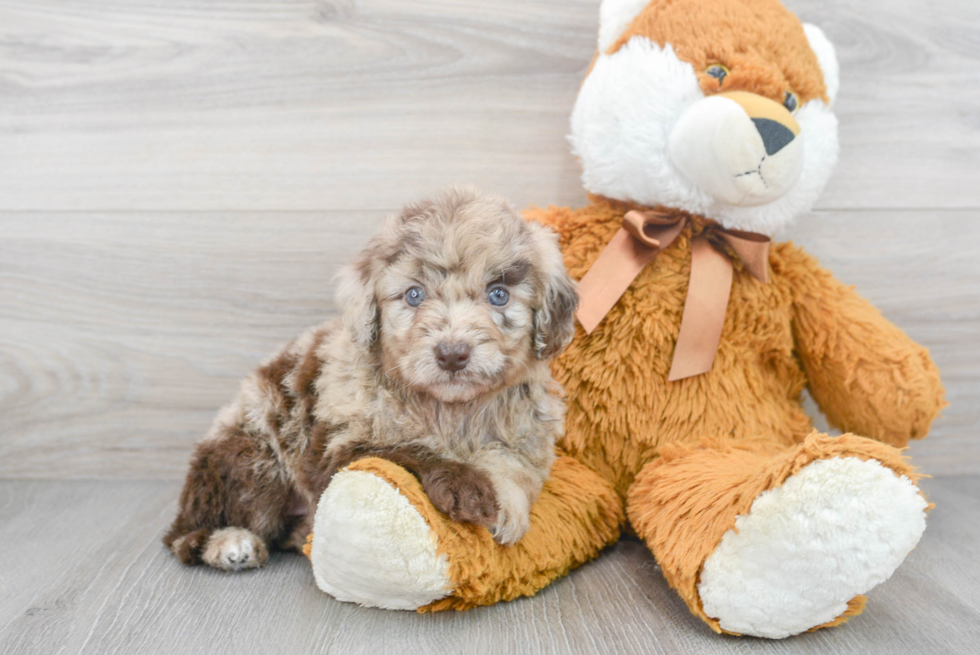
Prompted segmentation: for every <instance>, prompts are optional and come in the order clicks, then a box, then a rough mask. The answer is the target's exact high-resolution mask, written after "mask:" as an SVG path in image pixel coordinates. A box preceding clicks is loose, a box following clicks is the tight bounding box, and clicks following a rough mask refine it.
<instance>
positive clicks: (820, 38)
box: [803, 23, 840, 105]
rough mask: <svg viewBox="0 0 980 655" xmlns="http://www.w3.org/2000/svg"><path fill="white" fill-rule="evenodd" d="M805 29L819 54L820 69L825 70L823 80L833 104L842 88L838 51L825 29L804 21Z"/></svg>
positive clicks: (812, 47)
mask: <svg viewBox="0 0 980 655" xmlns="http://www.w3.org/2000/svg"><path fill="white" fill-rule="evenodd" d="M803 31H804V32H806V39H807V41H809V42H810V48H811V49H812V50H813V52H814V54H816V55H817V61H819V62H820V70H821V71H823V81H824V84H826V85H827V97H828V98H830V104H831V105H833V104H834V101H835V100H836V99H837V90H838V89H839V88H840V66H839V65H838V64H837V52H836V51H835V50H834V44H833V43H831V42H830V39H828V38H827V35H826V34H824V33H823V30H822V29H820V28H819V27H817V26H816V25H813V24H811V23H803Z"/></svg>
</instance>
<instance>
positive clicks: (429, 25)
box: [0, 0, 980, 479]
mask: <svg viewBox="0 0 980 655" xmlns="http://www.w3.org/2000/svg"><path fill="white" fill-rule="evenodd" d="M787 4H788V5H789V6H790V7H791V8H792V9H793V10H795V11H796V12H797V13H798V14H799V15H800V16H801V17H802V18H803V19H804V20H808V21H811V22H815V23H817V24H819V25H821V26H822V27H823V28H824V29H825V31H826V32H827V33H828V35H829V36H830V38H831V39H832V40H833V41H834V42H835V43H836V44H837V47H838V53H839V56H840V59H841V65H842V77H843V85H842V91H841V94H840V98H839V101H838V104H837V112H838V116H839V118H840V121H841V142H842V155H841V162H840V164H839V166H838V168H837V171H836V174H835V176H834V178H833V180H832V181H831V183H830V185H829V187H828V189H827V191H826V192H825V194H824V196H823V199H822V200H821V201H820V203H819V205H818V208H817V210H816V211H815V212H814V213H813V214H811V215H808V216H806V217H803V218H801V219H800V220H799V221H798V222H797V224H796V225H795V226H794V227H793V228H792V229H790V230H789V231H788V232H787V234H786V236H787V237H789V238H793V239H795V240H797V241H798V242H800V243H802V244H804V245H805V246H806V247H807V248H808V249H810V250H811V251H812V252H814V253H815V254H817V255H818V256H820V257H821V259H822V261H823V262H824V263H825V264H827V265H829V266H831V267H832V268H833V269H834V270H835V272H836V273H837V274H838V276H839V277H841V278H842V279H844V280H846V281H848V282H850V283H853V284H856V285H857V287H858V289H859V290H860V291H861V292H862V293H863V294H864V295H866V296H867V297H869V298H870V299H872V300H873V301H874V302H875V303H876V304H877V305H878V306H879V307H881V308H882V310H883V311H884V312H885V314H886V315H887V316H888V317H890V318H891V319H892V320H894V321H895V322H896V323H898V324H899V325H901V326H902V327H903V328H905V329H906V330H908V331H909V332H910V333H911V334H912V335H913V336H914V337H915V338H917V339H918V340H920V341H921V342H923V343H925V344H926V345H928V346H929V347H930V348H931V349H932V352H933V354H934V356H935V357H936V359H937V360H938V362H939V364H940V366H941V368H942V370H943V372H944V376H945V380H946V383H947V386H948V388H949V398H950V401H951V402H952V405H951V406H950V407H949V409H948V410H947V411H946V413H945V415H944V417H943V418H942V419H941V420H940V421H939V422H938V423H937V425H936V426H935V430H934V432H933V434H932V435H931V436H930V437H929V439H927V440H926V441H924V442H921V443H917V444H915V445H914V446H913V449H912V453H913V455H914V456H915V457H916V460H917V462H918V463H919V464H920V465H921V466H922V467H923V468H924V469H925V470H926V471H927V472H929V473H933V474H937V475H942V474H958V473H977V472H980V443H978V442H980V439H978V433H980V409H978V406H980V403H978V402H977V400H978V396H980V40H978V39H977V38H976V26H977V25H978V24H980V3H977V2H976V0H944V1H943V2H942V3H936V2H929V1H927V0H890V1H889V2H887V3H885V2H882V1H880V0H879V1H874V2H863V3H855V2H851V1H848V0H787ZM597 6H598V2H597V0H533V1H532V0H496V1H495V2H492V3H488V2H476V0H455V1H452V0H442V1H437V0H415V1H413V2H411V3H409V2H396V1H395V0H371V1H367V0H364V1H359V2H354V1H351V0H324V1H312V0H224V1H223V2H221V3H210V2H207V3H206V2H190V1H186V2H184V1H180V2H170V1H164V0H127V1H126V2H123V1H122V0H85V1H84V2H82V1H75V2H71V1H68V0H0V477H7V478H134V479H148V478H159V479H175V478H178V477H180V476H181V475H182V469H183V467H184V465H185V462H186V459H187V456H188V454H189V450H190V447H191V445H192V443H193V442H194V441H195V440H196V439H197V437H198V436H199V435H200V434H201V433H202V432H203V431H204V430H205V429H206V427H207V425H208V424H209V422H210V420H211V417H212V416H213V414H214V412H215V410H216V409H217V407H218V406H220V405H221V404H222V403H223V402H226V401H227V400H228V399H230V397H231V395H232V394H233V393H234V390H235V387H236V385H237V380H238V379H239V378H240V377H241V376H242V375H244V374H246V373H247V372H248V371H249V370H251V369H252V368H253V367H254V366H255V364H256V362H257V361H258V360H259V359H260V358H261V357H262V356H264V354H266V353H267V352H268V351H269V350H270V349H272V348H273V347H275V346H276V345H277V344H278V343H280V342H281V341H284V340H286V339H288V338H290V337H291V336H293V335H294V334H296V333H297V332H298V331H299V330H300V329H302V328H303V327H305V326H307V325H310V324H313V323H316V322H318V321H320V320H323V319H325V318H327V317H329V316H331V315H333V314H334V313H335V308H334V306H333V304H332V301H331V292H332V286H331V282H330V278H331V275H332V273H333V271H334V270H335V268H336V266H337V265H338V264H339V263H340V262H342V261H345V260H346V259H348V258H349V257H350V256H351V255H352V254H353V253H355V252H356V251H357V250H358V249H359V247H360V245H361V244H362V243H363V242H364V240H365V239H366V237H367V235H368V234H370V233H371V231H372V230H373V228H374V226H375V225H377V223H378V221H379V220H380V219H381V218H382V217H383V216H384V214H385V213H387V212H391V211H393V210H395V209H397V207H399V206H400V205H401V204H402V203H404V202H405V201H407V200H410V199H412V198H415V197H418V196H420V195H424V194H426V193H428V192H429V191H431V190H433V189H436V188H439V187H441V186H444V185H446V184H449V183H455V182H472V183H475V184H477V185H479V186H482V187H485V188H487V189H489V190H493V191H496V192H499V193H502V194H504V195H506V196H507V197H509V198H511V199H512V201H513V202H514V203H515V204H516V205H518V206H524V205H527V204H547V203H556V204H577V203H581V202H583V201H584V193H583V192H582V190H581V188H580V186H579V180H578V175H579V170H578V165H577V163H576V162H575V160H574V159H573V158H572V156H571V155H570V154H569V152H568V148H567V143H566V141H565V134H566V132H567V124H568V114H569V112H570V110H571V107H572V103H573V101H574V98H575V94H576V91H577V89H578V85H579V83H580V81H581V78H582V76H583V74H584V72H585V69H586V67H587V65H588V63H589V61H590V59H591V57H592V53H593V49H594V38H595V31H596V23H597V13H598V12H597Z"/></svg>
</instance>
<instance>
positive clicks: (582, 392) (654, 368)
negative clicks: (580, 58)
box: [308, 0, 944, 638]
mask: <svg viewBox="0 0 980 655" xmlns="http://www.w3.org/2000/svg"><path fill="white" fill-rule="evenodd" d="M837 87H838V70H837V62H836V57H835V54H834V49H833V46H832V45H831V44H830V42H829V41H828V40H827V39H826V37H825V36H824V35H823V33H822V32H821V31H820V30H819V29H818V28H816V27H814V26H812V25H803V24H801V23H800V21H799V20H798V19H797V18H796V17H795V16H794V15H793V14H791V13H790V12H789V11H787V10H786V9H785V8H784V7H783V6H782V5H780V4H779V2H777V0H653V1H652V2H650V1H649V0H605V1H604V2H603V3H602V7H601V25H600V29H599V47H598V54H597V55H596V58H595V60H594V61H593V64H592V67H591V68H590V70H589V74H588V76H587V78H586V80H585V82H584V83H583V85H582V88H581V91H580V93H579V97H578V100H577V103H576V106H575V110H574V112H573V115H572V134H571V142H572V145H573V148H574V151H575V153H576V155H577V156H578V157H579V159H580V160H581V163H582V166H583V171H584V173H583V182H584V184H585V187H586V189H587V190H588V191H589V192H590V194H592V195H590V202H589V204H588V205H586V206H585V207H582V208H580V209H569V208H564V207H549V208H548V209H542V210H532V211H530V212H529V213H528V216H529V218H530V219H533V220H537V221H540V222H542V223H544V224H547V225H550V226H551V227H553V228H554V229H555V230H556V231H557V232H558V233H559V235H560V238H561V245H562V248H563V251H564V253H565V261H566V265H567V267H568V269H569V271H570V273H571V274H572V276H573V277H575V278H577V279H580V280H581V284H580V294H581V296H582V308H581V310H580V313H579V319H580V321H581V323H582V324H583V326H584V327H581V328H580V329H578V332H577V334H576V337H575V340H574V341H573V343H572V345H571V346H570V347H569V348H568V350H567V351H566V352H565V353H564V354H563V355H562V356H561V357H559V358H558V359H557V360H556V363H555V365H554V372H555V376H556V377H557V378H558V380H559V381H560V382H561V383H562V384H563V385H564V387H565V391H566V393H567V395H568V403H569V405H568V417H567V424H566V436H565V439H564V441H563V442H562V443H561V451H562V452H561V457H559V459H558V461H557V462H556V464H555V466H554V468H553V470H552V474H551V479H550V480H549V482H548V483H547V484H546V485H545V489H544V491H543V492H542V494H541V497H540V498H539V500H538V502H537V503H536V505H535V506H534V508H533V510H532V520H531V529H530V531H529V532H528V533H527V535H526V536H525V537H524V538H523V539H522V540H521V541H520V542H519V543H518V544H517V545H515V546H513V547H509V548H505V547H501V546H498V545H497V544H495V543H494V542H493V540H492V539H491V537H490V535H489V533H488V532H487V531H486V530H485V529H484V528H481V527H474V526H468V525H459V524H454V523H452V522H451V521H449V519H448V518H447V517H445V516H444V515H442V514H440V513H439V512H438V511H437V510H435V509H434V508H433V506H432V505H431V503H429V501H428V499H427V498H426V497H425V494H424V493H423V492H422V490H421V487H420V485H419V483H418V482H417V481H416V480H415V479H414V478H413V477H412V476H411V475H410V474H408V473H407V472H406V471H404V470H403V469H400V468H398V467H397V466H395V465H393V464H390V463H389V462H385V461H383V460H379V459H366V460H361V461H359V462H356V463H354V464H352V465H351V466H349V467H348V468H347V469H346V470H344V471H342V472H340V473H338V474H337V475H336V477H335V478H334V480H333V481H332V482H331V485H330V487H329V488H328V489H327V491H326V492H324V494H323V497H322V499H321V501H320V503H319V505H318V508H317V515H316V520H315V525H314V534H313V537H312V539H311V543H310V545H309V547H308V554H309V555H310V558H311V560H312V562H313V567H314V573H315V576H316V579H317V582H318V584H319V585H320V587H321V588H322V589H324V590H325V591H327V592H329V593H331V594H333V595H334V596H336V597H337V598H339V599H341V600H348V601H354V602H359V603H362V604H365V605H371V606H378V607H388V608H401V609H418V610H420V611H422V610H438V609H447V608H457V609H464V608H468V607H472V606H475V605H481V604H489V603H493V602H496V601H499V600H506V599H511V598H515V597H517V596H520V595H527V594H533V593H535V592H536V591H537V590H539V589H541V588H542V587H543V586H544V585H546V584H548V583H549V582H550V581H552V580H554V579H555V578H557V577H559V576H561V575H564V574H566V573H567V572H568V571H569V570H570V569H572V568H573V567H575V566H578V565H580V564H582V563H583V562H585V561H587V560H589V559H591V558H593V557H595V556H597V555H598V553H599V551H600V550H601V549H602V548H603V547H604V546H606V545H608V544H611V543H614V542H615V541H616V540H617V539H618V538H619V534H620V529H621V526H622V525H623V523H624V521H625V520H626V519H628V520H629V522H630V523H631V525H632V526H633V528H634V529H635V530H636V532H637V534H638V535H639V536H640V537H641V538H642V539H644V540H645V542H646V543H647V544H648V546H649V547H650V550H651V551H652V553H653V556H654V557H655V558H656V560H657V562H658V563H659V564H660V566H661V567H662V570H663V573H664V576H665V577H666V579H667V581H668V583H670V585H671V586H672V587H674V588H675V589H676V590H677V591H678V593H679V594H680V595H681V597H682V598H683V599H684V601H685V602H686V603H687V605H688V607H689V608H690V609H691V611H692V612H693V613H694V614H696V615H697V616H699V617H700V618H701V619H702V620H704V621H705V622H706V623H707V624H708V625H709V626H710V627H711V628H712V629H713V630H715V631H719V632H729V633H734V634H749V635H756V636H762V637H770V638H781V637H786V636H789V635H793V634H797V633H800V632H804V631H806V630H811V629H814V628H817V627H825V626H831V625H836V624H839V623H842V622H843V621H845V620H846V619H847V618H849V617H851V616H853V615H855V614H857V613H859V612H860V611H861V609H862V608H863V605H864V602H865V598H864V596H863V595H862V594H863V593H865V592H866V591H868V590H869V589H871V588H872V587H874V586H875V585H877V584H879V583H880V582H882V581H884V580H885V579H887V578H888V577H889V576H890V575H891V574H892V572H893V571H894V570H895V568H896V567H898V565H899V564H900V563H901V562H902V561H903V560H904V558H905V557H906V555H907V554H908V553H909V551H910V550H911V549H912V548H913V547H914V546H915V544H916V543H917V542H918V539H919V537H920V536H921V534H922V532H923V530H924V528H925V512H926V509H927V502H926V500H925V499H924V498H923V496H922V494H921V492H920V491H919V489H918V488H917V487H916V486H915V482H916V479H917V475H916V474H915V472H914V470H913V469H912V468H911V466H910V465H909V464H908V463H907V462H906V461H905V460H904V458H903V457H902V455H901V452H900V450H899V449H900V448H902V447H904V446H905V445H906V443H907V442H908V440H909V439H910V438H921V437H923V436H925V435H926V433H927V432H928V429H929V425H930V423H931V421H932V420H933V419H934V418H935V416H936V415H937V413H938V412H939V410H940V409H941V407H942V406H943V404H944V401H943V389H942V386H941V383H940V380H939V374H938V372H937V370H936V367H935V365H934V364H933V363H932V361H931V360H930V358H929V356H928V354H927V352H926V350H925V349H924V348H922V347H920V346H918V345H916V344H915V343H914V342H912V341H911V340H910V339H909V338H908V337H907V336H906V335H905V334H904V333H903V332H902V331H901V330H899V329H898V328H896V327H894V326H893V325H891V324H890V323H889V322H888V321H887V320H885V319H884V318H883V317H882V316H881V314H880V313H878V311H877V310H875V308H874V307H872V306H871V305H870V304H869V303H868V302H866V301H865V300H863V299H862V298H860V297H859V296H858V295H857V294H856V293H855V292H854V291H853V290H852V289H851V288H849V287H846V286H844V285H843V284H841V283H840V282H838V281H837V280H835V279H834V278H833V277H832V276H831V274H830V273H829V272H827V271H826V270H824V269H822V268H820V266H819V265H818V264H817V263H816V261H814V259H813V258H811V257H809V256H808V255H807V254H806V253H804V252H803V251H802V250H801V249H800V248H798V247H797V246H795V245H793V244H792V243H778V244H773V245H772V246H771V247H770V243H769V237H770V236H771V235H772V234H773V233H774V232H775V231H776V230H777V229H779V228H780V227H781V226H783V225H784V224H786V223H787V222H788V221H790V220H791V219H792V218H794V217H795V216H797V215H798V214H800V213H802V212H804V211H806V210H808V209H809V208H810V207H811V206H812V204H813V202H814V201H815V200H816V198H817V196H818V195H819V193H820V192H821V190H822V189H823V186H824V184H825V183H826V181H827V179H828V178H829V176H830V173H831V170H832V168H833V166H834V163H835V162H836V157H837V140H836V138H837V137H836V130H837V123H836V119H835V117H834V115H833V113H832V112H831V106H832V103H833V100H834V97H835V95H836V94H837ZM585 328H588V332H587V331H586V329H585ZM804 388H809V390H810V393H811V394H812V395H813V397H814V398H815V399H816V401H817V403H818V404H819V405H820V407H821V409H822V410H823V411H824V412H825V413H826V415H827V417H828V419H829V421H830V422H831V423H832V424H833V425H835V426H836V427H839V428H841V429H842V430H845V431H848V432H852V433H854V434H845V435H843V436H840V437H831V436H828V435H825V434H820V433H818V432H816V431H814V430H813V428H812V426H811V423H810V419H809V418H808V417H807V416H806V414H805V413H804V412H803V408H802V406H801V395H802V392H803V389H804ZM857 435H861V436H857ZM328 537H329V538H328Z"/></svg>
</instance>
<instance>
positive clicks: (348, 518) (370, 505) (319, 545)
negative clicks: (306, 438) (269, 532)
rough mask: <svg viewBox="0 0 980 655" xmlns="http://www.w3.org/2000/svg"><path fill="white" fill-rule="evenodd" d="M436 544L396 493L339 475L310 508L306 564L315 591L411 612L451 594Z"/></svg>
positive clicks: (359, 477)
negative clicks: (313, 509) (312, 517)
mask: <svg viewBox="0 0 980 655" xmlns="http://www.w3.org/2000/svg"><path fill="white" fill-rule="evenodd" d="M436 543H437V537H436V535H435V533H434V532H433V531H432V529H431V528H430V527H429V525H428V524H427V523H426V521H425V519H423V518H422V515H421V514H419V512H418V510H416V509H415V507H413V506H412V504H411V503H410V502H409V501H408V499H407V498H406V497H405V496H404V495H402V494H401V493H400V492H399V491H398V489H396V488H395V487H393V486H392V485H391V484H389V483H388V482H387V481H385V480H383V479H382V478H380V477H378V476H376V475H374V474H373V473H369V472H367V471H357V470H353V471H351V470H344V471H340V472H338V473H337V474H336V475H335V476H334V477H333V479H332V480H331V482H330V486H329V487H327V490H326V491H325V492H323V496H322V497H321V498H320V502H319V504H318V505H317V510H316V517H315V520H314V526H313V541H312V544H311V546H310V560H311V561H312V563H313V574H314V576H315V578H316V583H317V586H319V587H320V589H322V590H323V591H325V592H327V593H328V594H330V595H331V596H333V597H334V598H336V599H338V600H342V601H346V602H352V603H359V604H361V605H365V606H367V607H381V608H385V609H402V610H415V609H418V608H419V607H422V606H424V605H428V604H429V603H432V602H433V601H436V600H439V599H440V598H445V597H446V596H448V595H449V594H450V593H451V591H452V585H451V583H450V580H449V575H448V569H449V562H448V560H447V558H446V557H445V555H439V554H438V553H437V552H436Z"/></svg>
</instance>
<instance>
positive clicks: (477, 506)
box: [164, 189, 578, 570]
mask: <svg viewBox="0 0 980 655" xmlns="http://www.w3.org/2000/svg"><path fill="white" fill-rule="evenodd" d="M338 280H339V283H338V289H337V305H338V306H339V307H340V308H341V309H342V317H341V318H340V319H337V320H335V321H333V322H331V323H327V324H325V325H322V326H320V327H317V328H314V329H312V330H310V331H308V332H306V333H305V334H304V335H302V336H301V337H299V338H298V339H296V340H295V341H293V342H292V343H290V344H289V345H287V346H286V347H285V348H283V349H282V350H281V351H280V352H279V353H278V354H276V355H275V356H273V357H272V358H271V359H270V360H269V361H268V362H267V363H266V364H265V365H263V366H262V367H261V368H259V369H258V370H257V371H256V372H255V373H253V374H252V375H251V376H250V377H249V378H247V379H246V380H245V381H244V382H243V383H242V386H241V390H240V392H239V395H238V398H237V399H236V400H235V402H234V403H233V404H231V405H230V406H228V407H225V408H224V409H223V410H222V411H221V412H220V413H219V414H218V417H217V419H216V420H215V423H214V425H213V426H212V428H211V430H210V431H209V432H208V433H207V435H206V436H205V437H204V438H203V440H202V441H201V442H200V443H199V444H198V445H197V448H196V450H195V452H194V455H193V457H192V459H191V465H190V471H189V472H188V474H187V480H186V482H185V484H184V489H183V492H182V493H181V497H180V504H179V512H178V515H177V518H176V520H175V521H174V523H173V526H172V527H171V529H170V531H169V532H168V533H167V535H166V536H165V537H164V544H166V546H167V547H168V548H170V550H171V551H172V552H173V553H174V554H175V555H176V556H177V557H178V558H179V559H180V561H182V562H184V563H185V564H196V563H198V562H201V561H203V562H205V563H206V564H209V565H211V566H215V567H217V568H221V569H225V570H242V569H249V568H254V567H257V566H262V565H263V564H265V562H266V559H267V557H268V553H269V551H270V550H272V549H296V550H298V549H300V548H301V546H302V544H303V543H304V541H305V538H306V535H307V534H308V533H309V532H310V529H311V523H312V512H310V511H309V508H312V507H315V505H316V503H317V501H318V500H319V498H320V495H321V494H322V493H323V491H324V489H326V487H327V485H328V484H329V482H330V478H331V476H333V474H334V473H335V472H336V471H338V470H339V469H341V468H343V467H344V466H346V465H347V464H349V463H351V462H353V461H354V460H357V459H360V458H363V457H369V456H376V457H382V458H384V459H387V460H389V461H391V462H394V463H396V464H399V465H401V466H403V467H405V468H406V469H407V470H409V471H410V472H412V473H413V474H414V475H415V476H416V477H417V478H418V479H419V480H420V481H421V483H422V486H423V488H424V489H425V491H426V493H427V494H428V496H429V498H430V499H431V500H432V503H433V504H434V505H435V506H436V507H437V508H438V509H439V510H440V511H442V512H445V513H446V514H447V515H449V516H450V517H451V518H452V519H453V520H456V521H461V522H470V523H477V524H482V525H485V526H487V527H488V528H489V529H490V530H491V532H492V534H493V536H494V538H495V539H496V540H497V542H499V543H501V544H513V543H514V542H516V541H517V540H518V539H520V538H521V536H522V535H523V534H524V533H525V532H526V531H527V528H528V523H529V511H530V507H531V504H532V503H533V502H534V500H535V498H536V497H537V495H538V493H539V492H540V490H541V486H542V484H543V483H544V480H545V478H546V477H547V476H548V472H549V470H550V467H551V463H552V460H553V459H554V443H555V440H556V439H557V438H558V437H560V436H561V434H562V431H563V420H564V413H565V409H564V405H563V403H562V400H561V390H560V388H559V387H558V385H557V383H556V382H555V381H554V380H553V379H552V377H551V374H550V372H549V369H548V359H549V358H550V357H552V356H554V355H555V354H557V353H558V352H559V351H560V350H561V349H562V348H564V347H565V346H566V345H567V344H568V342H569V341H570V340H571V338H572V334H573V330H574V328H573V314H574V311H575V308H576V304H577V302H578V299H577V296H576V293H575V287H574V284H573V283H572V281H571V280H570V278H569V277H568V275H567V273H566V272H565V268H564V266H563V264H562V257H561V253H560V252H559V250H558V246H557V238H556V236H555V235H554V234H553V233H552V232H550V231H549V230H548V229H547V228H545V227H543V226H541V225H538V224H536V223H527V222H525V221H523V220H522V219H521V218H520V217H519V216H518V215H517V214H516V213H515V212H514V210H513V209H512V208H511V207H510V206H509V205H508V204H507V203H506V202H504V201H502V200H500V199H497V198H494V197H491V196H486V195H481V194H479V193H477V192H475V191H473V190H469V189H462V190H453V191H450V192H448V193H445V194H443V195H442V196H439V197H438V198H436V199H434V200H430V201H425V202H421V203H418V204H415V205H410V206H408V207H406V208H405V209H404V210H402V212H401V213H400V214H399V215H397V216H394V217H392V218H390V219H388V220H387V222H386V223H385V224H384V227H383V228H382V229H381V231H380V232H379V233H378V234H377V235H375V236H374V237H373V238H372V239H371V240H370V242H369V243H368V246H367V248H366V249H365V250H364V252H363V253H362V254H361V255H360V256H359V257H358V258H357V260H356V261H355V262H354V263H353V264H352V265H351V266H348V267H347V268H345V269H344V270H342V271H341V273H340V274H339V275H338Z"/></svg>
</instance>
